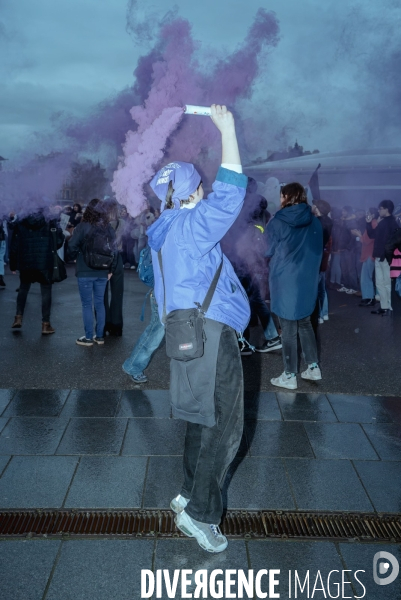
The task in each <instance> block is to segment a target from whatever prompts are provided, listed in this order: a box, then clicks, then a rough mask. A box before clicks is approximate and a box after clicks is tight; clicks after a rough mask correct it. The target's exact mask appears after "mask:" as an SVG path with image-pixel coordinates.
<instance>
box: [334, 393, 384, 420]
mask: <svg viewBox="0 0 401 600" xmlns="http://www.w3.org/2000/svg"><path fill="white" fill-rule="evenodd" d="M327 398H328V399H329V401H330V404H331V406H332V407H333V409H334V412H335V413H336V415H337V417H338V420H339V421H341V422H344V423H391V421H392V418H391V416H390V414H389V413H388V412H387V410H386V408H385V406H383V403H382V402H381V398H380V397H376V396H353V395H348V394H327Z"/></svg>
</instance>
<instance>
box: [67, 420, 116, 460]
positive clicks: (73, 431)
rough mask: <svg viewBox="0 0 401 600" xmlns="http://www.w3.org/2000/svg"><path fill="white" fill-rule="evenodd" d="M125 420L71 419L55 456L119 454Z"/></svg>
mask: <svg viewBox="0 0 401 600" xmlns="http://www.w3.org/2000/svg"><path fill="white" fill-rule="evenodd" d="M126 428H127V419H110V418H106V417H105V418H100V417H94V418H92V419H88V418H86V419H85V418H82V419H78V418H77V419H75V418H74V419H71V420H70V422H69V424H68V426H67V429H66V431H65V434H64V435H63V439H62V440H61V443H60V445H59V446H58V448H57V454H119V452H120V450H121V446H122V443H123V438H124V433H125V430H126Z"/></svg>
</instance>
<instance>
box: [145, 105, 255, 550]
mask: <svg viewBox="0 0 401 600" xmlns="http://www.w3.org/2000/svg"><path fill="white" fill-rule="evenodd" d="M211 111H212V115H211V119H212V121H213V123H214V124H215V125H216V127H217V128H218V129H219V131H220V132H221V139H222V154H223V157H222V165H221V167H220V168H219V170H218V173H217V176H216V181H215V182H214V184H213V192H212V193H211V194H209V196H208V197H207V198H206V199H205V200H204V199H203V187H202V181H201V177H200V175H199V173H198V172H197V170H196V169H195V167H194V165H192V164H190V163H185V162H174V163H170V164H168V165H166V166H165V167H163V168H162V169H161V170H160V171H159V172H158V173H157V174H156V175H155V177H154V178H153V180H152V181H151V184H150V185H151V187H152V189H153V190H154V192H155V193H156V195H157V196H158V198H159V199H160V200H161V201H162V206H161V209H162V214H161V216H160V218H159V219H158V221H156V222H155V223H154V224H153V225H152V226H151V227H150V228H149V229H148V241H149V246H150V247H151V249H152V258H153V269H154V276H155V288H154V289H155V296H156V301H157V304H158V307H159V316H160V319H162V315H163V309H164V307H165V313H166V314H167V315H168V314H169V313H170V312H171V311H174V310H177V309H186V308H193V307H194V305H195V303H197V302H198V303H200V304H202V302H203V301H204V299H205V296H206V294H207V291H208V289H209V287H210V284H211V282H212V280H213V277H214V275H215V274H216V272H217V270H218V269H219V266H220V264H221V263H222V270H221V273H220V277H219V280H218V282H217V287H216V290H215V292H214V295H213V298H212V301H211V304H210V306H209V308H208V310H207V312H206V315H205V316H206V319H205V324H204V331H205V334H206V341H205V344H204V354H203V356H202V357H200V358H195V359H193V360H190V361H187V362H184V361H179V360H174V359H172V360H171V367H170V396H171V404H172V412H173V417H174V418H179V419H184V420H186V421H187V432H186V437H185V448H184V483H183V486H182V489H181V492H180V494H179V495H178V496H177V497H176V498H174V499H173V500H172V502H171V508H172V509H173V510H174V511H175V512H176V513H177V514H176V517H175V520H176V524H177V527H178V528H179V529H180V530H181V531H182V532H183V533H185V534H186V535H188V536H189V537H195V538H196V540H197V541H198V543H199V545H200V546H201V547H202V548H203V549H205V550H207V551H208V552H221V551H223V550H225V548H226V547H227V539H226V538H225V537H224V536H223V535H222V533H221V531H220V529H219V527H218V526H219V523H220V520H221V516H222V513H223V501H222V495H221V487H222V485H223V483H224V479H225V475H226V472H227V469H228V467H229V465H230V463H231V462H232V460H233V459H234V457H235V455H236V453H237V450H238V447H239V444H240V441H241V437H242V430H243V419H244V407H243V373H242V365H241V357H240V351H239V346H238V341H237V332H238V333H241V332H243V330H244V329H245V327H246V326H247V324H248V321H249V317H250V309H249V302H248V298H247V296H246V293H245V291H244V289H243V288H242V286H241V284H240V282H239V280H238V278H237V276H236V274H235V272H234V269H233V267H232V265H231V263H230V261H229V260H228V259H227V257H226V256H224V254H223V253H222V250H221V247H220V240H221V239H222V237H223V236H224V234H225V233H226V232H227V231H228V229H229V228H230V227H231V225H232V224H233V223H234V221H235V219H236V218H237V216H238V214H239V212H240V210H241V207H242V204H243V201H244V197H245V192H246V186H247V177H246V176H245V175H243V174H242V167H241V160H240V155H239V150H238V144H237V138H236V133H235V124H234V118H233V115H232V114H231V112H229V111H228V110H227V108H226V107H225V106H219V105H212V108H211ZM160 250H161V255H162V268H163V275H164V285H163V280H162V274H161V271H160V265H159V258H158V252H159V251H160Z"/></svg>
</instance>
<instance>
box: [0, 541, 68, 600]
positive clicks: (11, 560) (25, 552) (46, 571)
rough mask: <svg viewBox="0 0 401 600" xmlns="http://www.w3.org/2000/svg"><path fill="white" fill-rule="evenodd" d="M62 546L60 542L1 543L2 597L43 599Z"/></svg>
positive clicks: (0, 585)
mask: <svg viewBox="0 0 401 600" xmlns="http://www.w3.org/2000/svg"><path fill="white" fill-rule="evenodd" d="M60 545H61V542H60V541H58V540H45V541H43V540H24V541H16V540H10V541H7V542H2V543H0V598H2V599H3V600H42V598H43V594H44V592H45V589H46V586H47V582H48V579H49V577H50V574H51V570H52V567H53V564H54V561H55V559H56V556H57V552H58V550H59V548H60Z"/></svg>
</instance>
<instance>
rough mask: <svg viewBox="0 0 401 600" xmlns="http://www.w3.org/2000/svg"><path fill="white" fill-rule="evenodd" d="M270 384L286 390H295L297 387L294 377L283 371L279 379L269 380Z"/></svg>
mask: <svg viewBox="0 0 401 600" xmlns="http://www.w3.org/2000/svg"><path fill="white" fill-rule="evenodd" d="M270 383H271V384H272V385H277V386H278V387H283V388H287V390H296V389H297V387H298V384H297V377H296V375H288V374H287V373H286V372H285V371H284V373H281V375H280V377H274V378H273V379H270Z"/></svg>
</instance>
